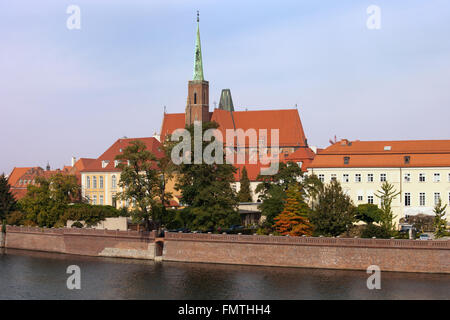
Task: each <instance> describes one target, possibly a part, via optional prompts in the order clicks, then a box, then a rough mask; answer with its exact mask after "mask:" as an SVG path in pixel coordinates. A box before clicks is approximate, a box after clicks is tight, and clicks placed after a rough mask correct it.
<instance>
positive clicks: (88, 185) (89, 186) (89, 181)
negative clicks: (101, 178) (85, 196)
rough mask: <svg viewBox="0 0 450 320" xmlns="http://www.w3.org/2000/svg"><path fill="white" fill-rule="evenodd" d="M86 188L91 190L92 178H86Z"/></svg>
mask: <svg viewBox="0 0 450 320" xmlns="http://www.w3.org/2000/svg"><path fill="white" fill-rule="evenodd" d="M86 188H88V189H90V188H91V178H90V177H86Z"/></svg>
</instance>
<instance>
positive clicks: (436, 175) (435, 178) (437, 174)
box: [433, 173, 441, 182]
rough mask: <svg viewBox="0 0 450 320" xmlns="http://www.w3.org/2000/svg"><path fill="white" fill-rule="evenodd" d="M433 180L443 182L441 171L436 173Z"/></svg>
mask: <svg viewBox="0 0 450 320" xmlns="http://www.w3.org/2000/svg"><path fill="white" fill-rule="evenodd" d="M433 181H434V182H441V174H440V173H435V174H434V179H433Z"/></svg>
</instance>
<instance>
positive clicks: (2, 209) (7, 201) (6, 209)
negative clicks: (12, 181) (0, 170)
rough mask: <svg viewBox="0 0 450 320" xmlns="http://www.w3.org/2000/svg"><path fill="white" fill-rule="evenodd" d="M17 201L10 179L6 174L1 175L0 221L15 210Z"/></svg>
mask: <svg viewBox="0 0 450 320" xmlns="http://www.w3.org/2000/svg"><path fill="white" fill-rule="evenodd" d="M16 205H17V201H16V199H15V198H14V195H13V194H12V192H11V187H10V185H9V184H8V179H6V177H5V175H4V174H2V175H0V222H2V221H3V220H4V219H6V217H7V216H8V214H9V213H10V212H12V211H14V210H15V208H16Z"/></svg>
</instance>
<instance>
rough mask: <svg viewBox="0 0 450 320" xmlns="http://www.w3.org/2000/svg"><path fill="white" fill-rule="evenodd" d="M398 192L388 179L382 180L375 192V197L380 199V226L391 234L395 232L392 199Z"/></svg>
mask: <svg viewBox="0 0 450 320" xmlns="http://www.w3.org/2000/svg"><path fill="white" fill-rule="evenodd" d="M399 194H400V192H397V191H396V190H395V189H394V185H393V184H390V183H389V182H388V181H385V182H383V184H382V185H381V190H378V191H377V193H376V194H375V195H376V197H377V198H379V199H380V201H381V205H380V209H381V211H382V215H381V219H380V226H381V227H382V228H384V229H385V230H386V231H387V232H388V233H389V234H391V236H393V235H394V234H395V232H396V230H395V222H394V219H395V218H396V216H394V213H393V212H392V201H393V200H394V199H395V198H396V197H397V196H398V195H399Z"/></svg>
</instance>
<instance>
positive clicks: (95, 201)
mask: <svg viewBox="0 0 450 320" xmlns="http://www.w3.org/2000/svg"><path fill="white" fill-rule="evenodd" d="M92 204H97V195H96V194H94V195H93V196H92Z"/></svg>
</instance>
